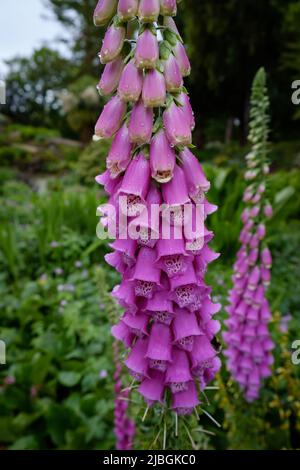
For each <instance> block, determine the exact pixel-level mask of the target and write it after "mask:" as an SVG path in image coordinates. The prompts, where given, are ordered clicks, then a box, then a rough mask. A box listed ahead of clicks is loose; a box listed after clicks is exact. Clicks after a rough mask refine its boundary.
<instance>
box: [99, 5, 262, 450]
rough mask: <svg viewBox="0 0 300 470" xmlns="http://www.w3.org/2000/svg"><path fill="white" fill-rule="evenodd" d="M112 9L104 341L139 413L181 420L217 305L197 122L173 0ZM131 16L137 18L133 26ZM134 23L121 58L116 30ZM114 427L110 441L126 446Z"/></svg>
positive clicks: (191, 401) (213, 355)
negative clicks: (109, 281)
mask: <svg viewBox="0 0 300 470" xmlns="http://www.w3.org/2000/svg"><path fill="white" fill-rule="evenodd" d="M103 8H104V7H103ZM114 8H115V10H114V11H115V12H116V16H115V18H114V19H113V21H112V23H111V25H110V26H109V29H108V32H107V33H106V35H105V39H104V42H103V46H102V49H101V54H100V57H101V61H102V63H105V64H106V66H105V68H104V72H103V76H102V78H101V80H100V85H99V89H100V91H102V93H103V94H107V95H108V94H110V93H114V92H115V93H116V94H115V95H114V96H113V97H112V98H111V99H110V100H109V101H108V103H107V104H106V105H105V107H104V109H103V111H102V113H101V115H100V118H99V120H98V122H97V124H96V130H95V133H96V135H97V136H98V137H100V138H113V141H112V146H111V149H110V151H109V154H108V157H107V170H106V172H105V173H104V174H103V175H99V176H98V177H97V178H96V181H97V182H98V183H99V184H103V186H104V189H105V191H106V192H107V194H108V196H109V200H108V203H107V204H103V205H102V206H101V207H100V208H99V213H100V214H101V217H102V218H101V220H102V223H103V224H105V226H106V227H109V225H110V222H113V224H112V225H115V226H116V230H117V232H116V237H115V238H116V240H115V241H114V242H112V243H111V244H110V247H111V249H112V250H113V251H112V253H109V254H108V255H106V257H105V259H106V261H107V262H108V263H109V265H111V266H112V267H114V268H115V269H116V270H117V271H118V272H119V273H120V276H121V281H120V284H119V285H118V286H116V287H115V288H114V289H113V292H112V296H113V297H114V298H115V299H116V300H117V302H118V303H119V304H120V306H121V308H122V309H124V313H123V314H122V316H121V318H120V319H119V321H118V323H117V324H116V325H114V326H113V327H112V334H113V336H114V337H115V338H116V340H118V341H120V342H122V343H123V345H124V346H125V348H126V349H128V351H127V353H126V356H125V358H124V363H125V365H126V366H127V368H128V372H129V374H130V375H131V376H132V377H133V379H134V380H136V381H137V382H139V384H138V386H137V387H136V389H137V391H138V392H139V393H140V394H141V395H142V396H143V397H144V399H145V402H146V404H147V407H151V406H154V405H155V404H156V405H158V406H162V407H164V409H165V411H166V412H168V410H173V411H174V412H175V413H176V416H177V414H178V415H188V414H191V413H193V412H194V408H195V407H197V406H198V405H199V404H200V400H199V397H198V390H204V389H205V387H206V385H207V384H208V383H209V382H211V381H212V380H213V379H214V377H215V375H216V373H217V371H218V370H219V369H220V360H219V358H218V351H217V350H216V349H215V347H214V346H213V345H212V341H213V339H214V336H215V334H216V333H217V332H218V331H219V328H220V324H219V322H218V321H217V320H214V316H215V314H216V313H217V312H218V311H219V309H220V305H218V304H214V303H213V302H212V300H211V287H209V286H208V285H206V283H205V274H206V271H207V268H208V265H209V264H210V263H211V262H212V261H214V260H215V259H216V258H217V257H218V254H216V253H214V252H213V251H212V250H211V249H210V248H209V247H208V243H209V241H210V240H211V239H212V238H213V233H212V232H210V231H209V230H208V229H207V228H206V227H205V225H204V222H205V220H206V218H207V217H208V216H209V215H210V214H211V213H213V212H214V211H215V210H216V206H214V205H212V204H210V203H209V202H208V201H207V199H206V193H207V191H208V190H209V188H210V183H209V181H208V180H207V178H206V177H205V174H204V171H203V168H202V166H201V165H200V163H199V162H198V160H197V158H196V156H195V155H193V153H192V152H191V151H190V149H189V146H190V144H191V143H192V130H193V129H194V127H195V118H194V114H193V110H192V107H191V103H190V100H189V97H188V95H187V92H186V90H185V88H184V86H183V77H184V76H186V75H188V73H189V72H190V63H189V61H188V57H187V54H186V51H185V48H184V46H183V43H182V42H181V41H182V40H181V37H180V36H179V33H178V30H177V27H176V24H175V22H174V20H173V18H172V16H173V15H175V13H176V10H177V2H176V0H140V1H139V2H137V1H134V0H119V2H118V3H117V5H116V6H115V7H114ZM101 11H102V10H101ZM108 14H110V12H107V16H108ZM136 16H137V17H138V19H139V20H140V21H139V22H132V21H131V20H132V19H133V18H135V17H136ZM129 21H130V23H128V24H127V25H126V22H129ZM99 22H100V20H99ZM134 24H135V25H137V27H138V30H137V31H136V34H133V35H130V38H132V39H128V38H127V40H126V47H127V46H128V45H130V47H131V51H130V52H129V54H124V50H122V47H123V43H124V41H125V36H124V31H125V30H126V31H127V32H128V28H126V26H127V27H128V26H129V25H130V27H131V28H132V26H133V25H134ZM127 34H128V33H127ZM125 55H126V59H125V58H124V62H123V64H121V63H120V62H119V61H120V58H121V57H125ZM157 209H158V210H157ZM152 212H153V214H152ZM152 215H153V218H152ZM124 217H125V218H126V220H125V221H124ZM155 217H157V218H155ZM125 222H126V223H125ZM197 224H198V225H197ZM109 233H111V229H110V230H109ZM258 235H259V236H262V230H261V229H260V232H259V234H258ZM258 235H257V236H258ZM259 275H260V277H263V276H264V278H265V279H266V278H267V276H266V274H265V273H263V272H260V273H259ZM254 280H255V279H254ZM251 294H252V293H251ZM261 334H262V335H263V334H265V332H264V331H261ZM119 370H120V368H117V371H119ZM253 379H255V378H253ZM117 380H119V378H118V377H117ZM116 386H118V383H117V384H116ZM116 391H117V392H118V393H119V389H118V390H116ZM119 408H120V410H119ZM122 412H123V411H122V409H121V406H120V404H118V412H117V411H116V413H117V415H120V416H121V417H122ZM122 419H123V418H122ZM120 423H121V422H120V420H119V419H118V420H117V421H116V434H117V437H118V440H119V444H118V446H119V447H120V446H122V445H124V448H126V446H127V445H128V444H127V442H128V439H127V437H124V436H123V434H122V430H121V424H120ZM123 432H125V430H124V431H123Z"/></svg>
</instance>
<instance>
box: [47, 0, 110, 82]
mask: <svg viewBox="0 0 300 470" xmlns="http://www.w3.org/2000/svg"><path fill="white" fill-rule="evenodd" d="M44 2H45V6H46V8H47V9H49V10H50V11H51V12H52V14H53V15H54V16H55V18H56V19H57V20H58V21H59V22H61V23H62V24H63V25H64V26H65V27H66V28H67V29H68V30H69V32H70V35H71V42H69V41H68V47H69V48H70V50H71V52H72V60H73V61H74V63H76V64H77V65H78V67H79V73H84V74H88V75H95V76H97V75H98V74H99V61H98V59H97V53H98V52H99V50H100V46H101V37H102V36H101V35H102V34H103V30H102V29H96V28H95V26H94V24H93V12H94V9H95V5H96V1H95V0H44Z"/></svg>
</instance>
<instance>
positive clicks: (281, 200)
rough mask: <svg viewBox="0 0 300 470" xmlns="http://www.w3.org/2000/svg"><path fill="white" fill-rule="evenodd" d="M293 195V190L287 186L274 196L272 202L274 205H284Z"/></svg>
mask: <svg viewBox="0 0 300 470" xmlns="http://www.w3.org/2000/svg"><path fill="white" fill-rule="evenodd" d="M294 194H295V188H293V187H292V186H288V187H287V188H284V189H282V190H281V191H279V193H277V194H276V196H275V199H274V202H275V204H280V205H282V204H285V203H286V202H287V201H288V200H289V199H290V198H291V197H292V196H293V195H294Z"/></svg>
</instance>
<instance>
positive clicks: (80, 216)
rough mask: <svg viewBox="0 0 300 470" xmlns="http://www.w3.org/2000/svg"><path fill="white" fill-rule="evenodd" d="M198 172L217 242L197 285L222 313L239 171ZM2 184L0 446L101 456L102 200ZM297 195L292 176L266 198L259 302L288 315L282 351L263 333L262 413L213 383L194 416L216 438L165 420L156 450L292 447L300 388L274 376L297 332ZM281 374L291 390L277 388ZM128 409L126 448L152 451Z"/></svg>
mask: <svg viewBox="0 0 300 470" xmlns="http://www.w3.org/2000/svg"><path fill="white" fill-rule="evenodd" d="M95 145H96V144H95ZM97 145H99V143H97ZM97 145H96V147H97ZM205 170H206V171H207V174H208V176H209V178H210V179H211V181H212V183H213V185H212V190H211V192H210V199H211V200H212V201H213V202H216V203H218V204H219V206H220V210H219V213H218V217H215V216H213V217H210V219H211V221H210V223H211V226H212V228H213V229H214V230H216V239H215V241H214V244H215V248H216V249H218V250H222V257H221V259H220V261H217V262H215V263H214V265H212V266H211V269H210V270H209V272H208V276H207V281H208V282H209V283H210V284H212V285H213V286H214V290H213V294H214V297H215V300H216V301H220V302H221V303H222V304H223V305H225V303H226V296H227V292H228V289H229V286H230V283H231V281H230V275H231V264H232V257H233V255H234V253H235V251H236V240H237V234H238V233H239V230H240V226H239V225H240V224H239V217H238V215H239V211H240V203H241V194H242V191H243V186H244V183H243V179H242V169H241V168H240V166H239V165H233V166H232V167H231V169H228V170H227V169H226V170H225V169H223V168H216V167H214V166H212V165H206V168H205ZM91 171H93V170H91ZM82 176H83V179H84V175H83V173H82ZM8 178H9V174H7V178H6V181H3V184H2V189H1V199H0V202H1V204H0V226H1V230H0V271H1V272H2V274H1V276H0V298H1V301H0V303H1V312H2V319H3V320H2V322H1V328H0V338H1V339H4V340H5V341H6V343H7V365H6V366H5V367H3V366H1V369H0V407H1V409H2V410H3V412H2V414H1V419H0V442H1V445H2V447H4V448H11V449H54V448H58V449H98V448H103V449H111V448H113V447H114V437H113V432H112V429H113V413H112V409H113V393H112V385H113V381H112V374H113V366H112V356H111V335H110V323H111V321H112V320H111V319H113V318H117V317H118V315H119V314H120V312H119V309H118V307H117V306H116V304H115V303H114V301H113V300H112V297H111V296H110V294H109V291H110V290H111V289H112V287H113V286H114V285H116V284H117V283H118V280H119V279H118V275H116V274H115V272H114V271H113V270H112V269H110V268H108V267H107V266H105V265H104V261H103V257H104V254H105V253H106V251H107V243H106V242H105V241H100V240H98V239H97V238H96V236H95V227H96V224H97V218H96V216H95V211H96V207H97V205H98V204H99V203H101V196H100V194H98V193H97V192H96V189H91V188H84V187H80V186H66V187H65V186H64V185H62V184H61V181H60V180H58V181H57V182H55V180H54V181H52V182H51V184H49V185H48V189H47V188H45V192H44V193H42V194H37V193H34V192H33V191H32V190H31V189H30V188H29V187H28V186H27V185H26V184H24V183H20V182H16V181H14V180H9V179H8ZM51 187H52V188H53V189H52V190H50V189H49V188H51ZM287 188H290V189H289V191H288V192H287V191H286V190H287ZM299 190H300V176H299V171H298V170H294V171H293V172H284V171H281V172H278V173H275V174H274V175H271V178H270V194H271V197H272V198H274V199H275V200H276V204H275V212H274V217H273V219H272V221H271V222H270V227H269V238H270V240H269V244H270V246H271V248H272V251H273V253H274V268H273V282H272V287H271V289H270V291H269V293H270V299H271V305H272V308H273V310H274V311H275V310H277V311H280V312H282V314H287V313H289V312H291V313H292V315H293V322H292V324H291V330H290V339H285V341H286V344H283V343H282V341H283V340H282V335H280V332H278V331H277V330H278V328H277V327H276V328H277V330H276V328H274V333H275V338H276V342H277V344H279V345H280V347H279V349H278V352H277V365H276V368H277V367H279V369H280V368H281V369H280V372H278V373H277V372H276V374H275V376H274V378H273V379H271V381H269V383H268V384H267V387H266V392H265V394H264V395H263V399H262V401H260V402H259V403H258V404H257V405H255V406H253V407H249V405H248V407H246V405H245V404H244V402H242V401H241V399H240V398H239V397H238V396H237V391H236V390H235V389H234V388H232V384H230V383H229V382H228V377H227V374H226V372H225V371H222V374H221V375H220V377H219V382H220V390H219V391H218V392H217V394H216V392H215V391H213V390H212V391H211V392H209V396H208V399H209V401H210V403H211V405H207V404H205V403H206V398H205V397H203V402H204V404H205V406H204V409H205V410H207V411H208V412H209V413H210V414H211V415H212V416H213V417H214V418H215V419H217V421H219V422H220V423H222V424H223V427H222V428H220V429H219V428H216V427H215V426H214V424H213V423H212V421H211V420H210V419H209V417H208V416H206V415H205V414H202V415H201V417H200V422H198V420H197V418H196V416H194V417H193V418H192V419H191V420H189V421H188V422H185V421H184V420H183V421H181V420H179V427H178V429H179V437H176V436H175V434H174V432H175V423H174V420H173V421H172V422H167V435H166V448H168V449H171V448H172V449H179V450H180V449H193V448H201V449H213V448H217V449H226V448H246V447H247V448H271V447H272V448H281V447H286V448H292V447H295V446H296V445H295V439H297V436H298V434H297V433H298V431H297V429H298V427H299V424H298V415H297V413H299V410H298V408H297V407H298V404H297V400H296V399H295V398H296V397H297V392H296V391H294V389H295V388H296V387H299V378H297V376H295V372H296V371H295V369H294V368H293V369H291V367H289V368H286V366H285V364H288V361H290V352H289V350H288V349H289V344H291V342H292V340H293V339H294V338H297V335H298V333H299V331H300V325H299V315H298V313H299V305H300V298H299V293H298V288H297V282H298V281H297V280H298V279H299V275H300V263H299V257H298V256H297V254H298V252H299V246H300V238H299V225H297V224H298V222H297V220H298V219H299V212H300V203H299V198H296V197H294V195H295V194H298V193H299ZM275 196H277V197H275ZM296 227H298V228H297V229H296ZM282 259H284V260H285V261H284V263H283V262H282ZM223 317H224V313H223V312H222V313H221V315H220V318H223ZM113 321H115V320H113ZM278 322H280V319H279V320H278ZM282 355H285V359H284V361H283V359H282ZM276 370H277V369H276ZM286 370H288V371H289V374H292V376H291V378H290V375H289V376H288V377H286V376H285V375H284V376H283V374H285V371H286ZM100 371H107V374H108V376H107V378H100V376H99V373H100ZM11 377H14V379H15V383H12V384H11V385H10V384H9V383H7V378H11ZM128 383H130V379H129V378H128V377H124V384H128ZM291 384H292V385H291ZM291 387H292V388H291ZM291 390H292V391H291ZM277 397H280V402H276V400H278V398H277ZM289 397H290V398H289ZM132 400H133V403H131V407H130V408H131V415H132V416H134V417H135V419H136V422H137V428H138V435H137V438H136V448H138V449H141V448H145V449H148V448H150V447H151V448H155V449H161V448H162V447H163V437H164V434H163V433H160V435H159V436H158V439H157V441H156V442H154V440H155V437H156V436H157V434H158V432H159V430H160V429H161V428H162V425H161V419H162V416H161V414H160V413H159V412H158V410H155V409H154V410H150V411H149V412H148V415H147V417H146V419H145V420H144V422H143V421H142V417H143V415H144V412H145V404H144V403H143V401H142V399H141V398H140V397H139V396H138V394H137V393H135V392H133V393H132ZM271 404H272V406H271ZM281 408H284V410H285V412H284V413H283V412H282V411H280V410H281ZM297 410H298V411H297ZM286 413H288V415H287V414H286ZM289 413H290V414H289ZM168 419H169V418H168ZM170 419H171V418H170ZM249 423H252V424H251V430H252V431H251V433H250V432H249ZM295 423H296V424H295ZM185 426H186V427H185ZM187 430H188V432H189V433H188V432H187ZM211 433H213V434H214V435H213V434H211ZM189 434H190V435H189Z"/></svg>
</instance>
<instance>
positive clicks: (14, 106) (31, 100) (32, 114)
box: [4, 47, 75, 127]
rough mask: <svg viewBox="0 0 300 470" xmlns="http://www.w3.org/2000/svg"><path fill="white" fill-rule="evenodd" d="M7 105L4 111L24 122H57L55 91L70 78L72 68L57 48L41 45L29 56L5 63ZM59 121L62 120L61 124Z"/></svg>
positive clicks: (36, 123)
mask: <svg viewBox="0 0 300 470" xmlns="http://www.w3.org/2000/svg"><path fill="white" fill-rule="evenodd" d="M6 63H7V65H8V73H7V76H6V83H7V105H6V107H5V108H4V112H5V113H6V114H7V115H10V116H13V117H14V119H16V120H18V121H19V122H24V123H26V124H33V125H40V124H41V122H43V125H44V126H50V127H51V126H52V125H53V126H55V127H57V126H58V125H59V116H60V114H59V108H60V100H59V96H58V92H59V91H61V90H62V89H63V88H64V87H66V86H67V84H68V83H69V82H70V81H71V80H72V79H73V76H74V74H75V70H74V67H72V64H70V63H69V61H68V60H66V59H65V58H63V57H61V56H60V54H59V53H58V52H57V51H54V50H51V49H48V48H46V47H42V48H41V49H38V50H36V51H34V53H33V55H32V56H31V57H16V58H14V59H10V60H9V61H7V62H6ZM61 124H62V123H61Z"/></svg>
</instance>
